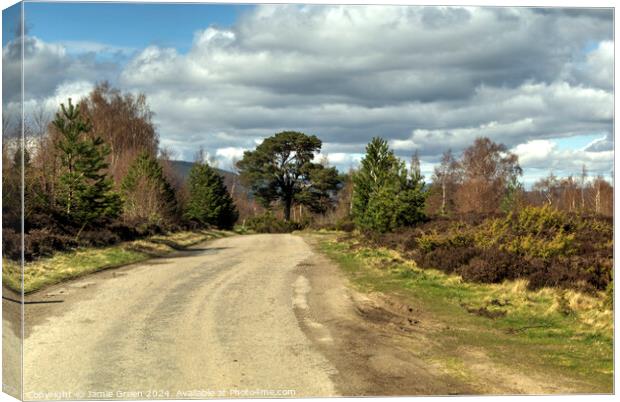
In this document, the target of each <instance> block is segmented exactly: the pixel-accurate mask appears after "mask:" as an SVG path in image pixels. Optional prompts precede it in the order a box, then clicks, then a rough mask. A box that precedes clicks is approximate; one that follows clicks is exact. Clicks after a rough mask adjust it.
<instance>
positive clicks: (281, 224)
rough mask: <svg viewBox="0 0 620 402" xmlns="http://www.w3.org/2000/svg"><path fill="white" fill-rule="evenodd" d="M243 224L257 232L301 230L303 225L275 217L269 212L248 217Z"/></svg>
mask: <svg viewBox="0 0 620 402" xmlns="http://www.w3.org/2000/svg"><path fill="white" fill-rule="evenodd" d="M245 225H246V226H247V227H248V229H251V230H253V231H255V232H258V233H289V232H292V231H294V230H301V229H303V228H304V226H303V225H302V224H301V223H299V222H292V221H285V220H282V219H278V218H276V216H275V215H274V214H273V213H271V212H266V213H264V214H262V215H257V216H254V217H252V218H249V219H248V220H247V221H246V222H245Z"/></svg>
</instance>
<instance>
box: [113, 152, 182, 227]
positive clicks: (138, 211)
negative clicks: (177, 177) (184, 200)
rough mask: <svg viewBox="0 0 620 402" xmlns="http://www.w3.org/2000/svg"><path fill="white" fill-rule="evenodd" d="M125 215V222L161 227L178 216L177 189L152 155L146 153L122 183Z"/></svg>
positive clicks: (136, 162)
mask: <svg viewBox="0 0 620 402" xmlns="http://www.w3.org/2000/svg"><path fill="white" fill-rule="evenodd" d="M121 192H122V196H123V202H124V208H123V215H124V216H125V218H126V219H130V220H141V221H146V222H149V223H156V224H161V223H165V222H169V221H171V220H172V219H173V218H174V217H175V215H176V212H177V200H176V196H175V193H174V189H173V188H172V186H171V185H170V183H169V182H168V180H166V177H165V175H164V172H163V168H162V166H161V164H160V163H159V161H158V160H157V158H155V157H154V156H153V155H152V154H151V153H150V152H147V151H143V152H141V153H140V154H139V155H138V157H137V158H136V159H135V160H134V162H133V163H132V164H131V165H130V166H129V169H128V170H127V174H126V175H125V177H124V178H123V180H122V182H121Z"/></svg>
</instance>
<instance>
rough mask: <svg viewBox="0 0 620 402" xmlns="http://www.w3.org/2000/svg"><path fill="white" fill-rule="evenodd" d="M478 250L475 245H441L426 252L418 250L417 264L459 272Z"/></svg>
mask: <svg viewBox="0 0 620 402" xmlns="http://www.w3.org/2000/svg"><path fill="white" fill-rule="evenodd" d="M479 253H480V251H479V250H478V249H476V248H475V247H471V246H464V247H453V246H450V245H442V246H440V247H435V248H434V249H432V250H429V251H426V252H420V257H419V259H418V265H420V266H421V267H422V268H434V269H439V270H441V271H444V272H446V273H453V272H457V273H458V272H460V268H461V267H462V266H464V265H466V264H469V262H470V261H471V259H472V258H474V257H476V256H477V255H478V254H479Z"/></svg>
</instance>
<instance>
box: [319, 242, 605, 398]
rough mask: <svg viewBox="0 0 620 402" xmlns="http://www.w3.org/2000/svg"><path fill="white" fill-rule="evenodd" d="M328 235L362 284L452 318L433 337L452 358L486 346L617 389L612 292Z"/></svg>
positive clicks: (530, 365) (541, 370) (583, 383)
mask: <svg viewBox="0 0 620 402" xmlns="http://www.w3.org/2000/svg"><path fill="white" fill-rule="evenodd" d="M321 237H322V239H321V240H320V244H321V246H320V247H321V249H322V251H324V252H325V253H326V254H327V255H329V256H330V257H332V258H333V259H334V260H335V261H337V262H338V263H339V264H340V266H341V267H342V268H343V270H344V271H345V272H346V273H347V274H348V276H349V277H350V278H351V280H352V282H353V283H354V284H355V285H356V286H357V287H358V289H359V290H362V291H368V292H376V291H378V292H382V293H386V294H398V295H401V296H404V297H405V298H407V299H410V301H411V303H412V304H417V305H419V306H421V307H423V308H424V309H425V310H427V311H429V312H430V313H431V314H432V316H433V317H434V318H436V319H437V320H438V321H439V322H444V323H445V325H444V328H445V329H444V330H443V331H439V332H438V333H437V334H435V335H433V336H432V337H433V339H436V340H437V341H438V342H440V343H441V342H442V341H445V345H443V349H444V350H443V351H441V353H442V354H443V355H444V358H445V359H447V360H446V361H447V362H448V363H450V362H452V363H454V364H448V366H454V367H457V366H458V367H460V363H459V359H461V357H460V356H458V354H454V348H455V345H458V346H462V347H466V348H483V349H484V350H486V351H487V352H488V354H489V356H492V357H493V358H494V359H498V361H500V362H502V364H506V365H508V366H514V367H521V368H523V370H526V371H527V370H529V371H530V372H532V373H538V374H540V375H541V376H547V377H548V376H553V375H556V376H558V378H560V377H562V376H564V377H572V378H574V379H575V380H577V381H578V383H579V384H580V385H578V386H577V388H578V389H579V390H582V391H584V392H610V390H611V389H612V386H613V311H612V310H610V308H609V306H608V304H607V303H606V300H605V294H604V292H600V293H596V294H586V293H581V292H578V291H575V290H561V289H557V288H542V289H538V290H528V282H527V280H526V279H519V280H514V281H504V282H502V283H498V284H480V283H472V282H466V281H463V280H462V278H461V277H460V276H458V275H449V274H446V273H444V272H443V271H439V270H434V269H420V268H419V267H418V266H417V265H416V263H415V262H414V261H412V260H410V259H406V258H404V257H403V256H401V255H400V253H399V252H397V251H395V250H393V249H388V248H380V247H377V248H374V247H367V246H366V245H365V244H364V243H363V242H361V241H358V240H356V239H355V238H350V239H348V240H344V239H334V236H332V237H331V238H329V237H327V236H321ZM450 359H452V360H454V359H456V360H454V361H452V360H450ZM571 381H572V380H571Z"/></svg>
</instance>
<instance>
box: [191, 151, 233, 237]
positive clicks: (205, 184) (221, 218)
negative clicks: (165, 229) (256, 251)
mask: <svg viewBox="0 0 620 402" xmlns="http://www.w3.org/2000/svg"><path fill="white" fill-rule="evenodd" d="M188 189H189V200H188V202H187V208H186V211H185V218H186V219H189V220H191V221H194V222H197V223H199V224H201V225H204V226H216V227H218V228H220V229H231V228H232V227H233V225H234V224H235V222H236V221H237V218H238V217H239V213H238V212H237V207H236V206H235V204H234V202H233V200H232V197H231V196H230V194H229V193H228V190H227V189H226V186H225V185H224V181H223V179H222V176H220V175H219V174H218V173H217V172H216V171H215V170H214V169H213V168H211V166H209V165H208V164H207V163H204V162H201V161H197V162H196V163H194V165H193V166H192V168H191V170H190V172H189V179H188Z"/></svg>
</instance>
